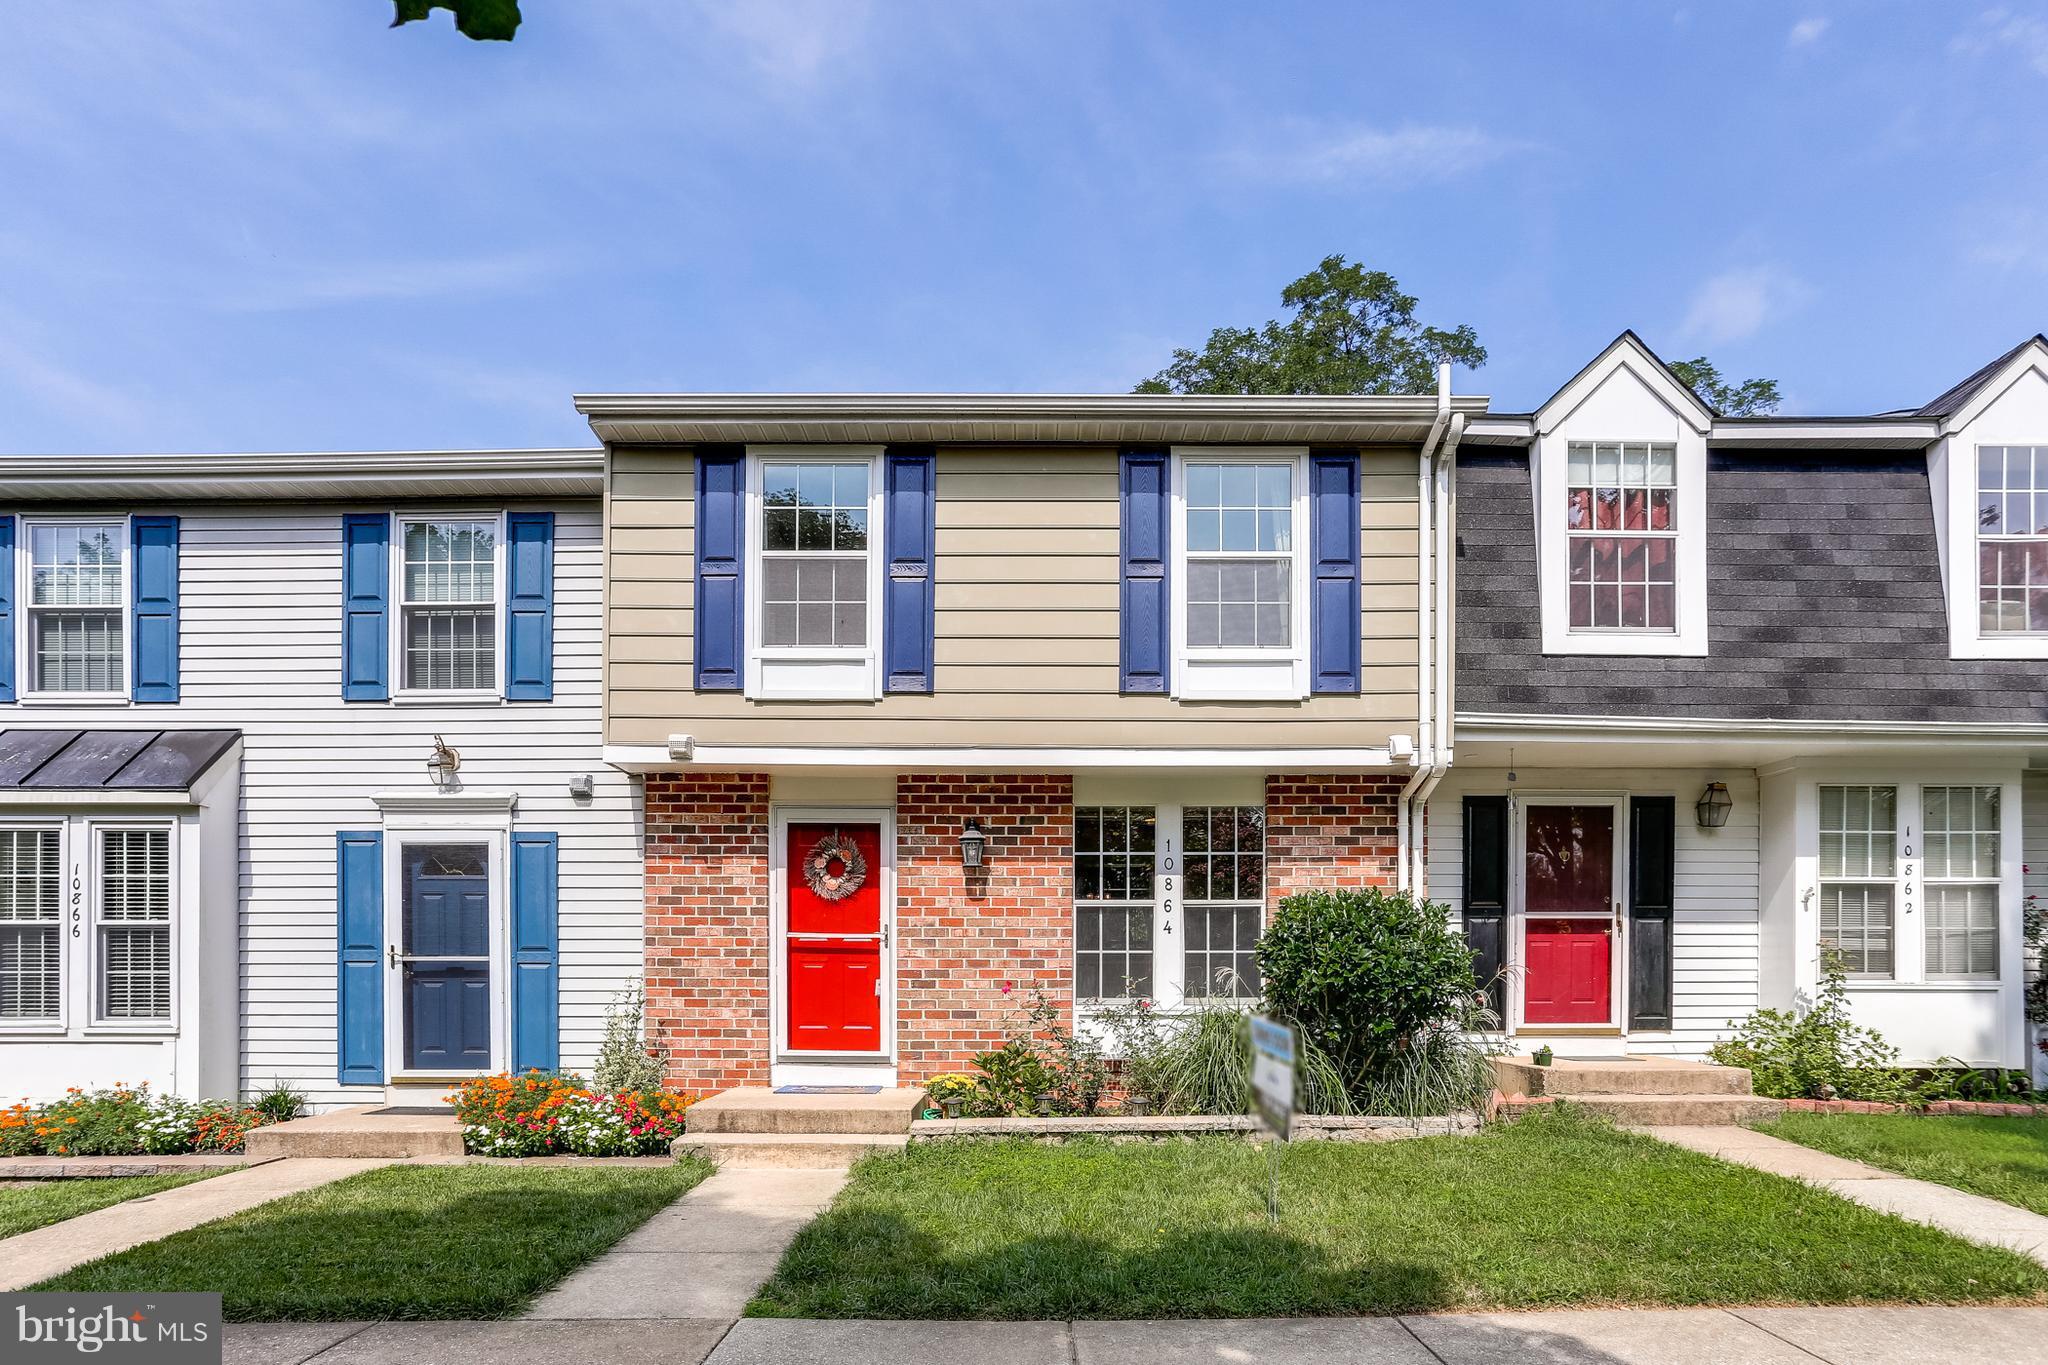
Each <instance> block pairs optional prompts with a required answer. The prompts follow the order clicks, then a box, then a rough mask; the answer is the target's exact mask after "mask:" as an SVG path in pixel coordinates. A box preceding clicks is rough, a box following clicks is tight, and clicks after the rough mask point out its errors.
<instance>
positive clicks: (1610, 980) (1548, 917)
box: [1522, 806, 1614, 1024]
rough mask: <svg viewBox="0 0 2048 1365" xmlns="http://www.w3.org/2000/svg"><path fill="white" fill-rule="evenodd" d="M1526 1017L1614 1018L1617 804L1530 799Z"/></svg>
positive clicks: (1540, 1020)
mask: <svg viewBox="0 0 2048 1365" xmlns="http://www.w3.org/2000/svg"><path fill="white" fill-rule="evenodd" d="M1528 812H1529V817H1528V824H1527V826H1526V827H1525V829H1526V840H1525V843H1526V854H1527V862H1526V872H1525V875H1524V878H1523V888H1524V898H1523V899H1524V908H1525V910H1526V911H1527V918H1526V919H1525V921H1524V924H1525V932H1524V935H1523V940H1522V946H1523V956H1524V962H1523V967H1524V970H1523V974H1522V1019H1523V1021H1524V1022H1525V1023H1529V1024H1611V1023H1613V1022H1614V914H1613V904H1614V808H1613V807H1612V806H1530V807H1528Z"/></svg>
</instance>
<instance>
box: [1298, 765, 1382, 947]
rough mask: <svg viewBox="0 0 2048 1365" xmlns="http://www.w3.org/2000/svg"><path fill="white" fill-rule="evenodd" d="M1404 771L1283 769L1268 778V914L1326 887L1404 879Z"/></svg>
mask: <svg viewBox="0 0 2048 1365" xmlns="http://www.w3.org/2000/svg"><path fill="white" fill-rule="evenodd" d="M1406 783H1407V779H1406V778H1404V777H1401V776H1399V775H1398V774H1391V773H1390V774H1385V775H1365V776H1360V775H1358V774H1355V773H1352V774H1343V775H1331V774H1326V773H1285V774H1281V773H1276V774H1274V775H1273V776H1271V777H1268V778H1267V779H1266V913H1267V915H1268V916H1270V915H1271V914H1272V913H1273V911H1274V910H1275V909H1277V908H1278V907H1279V904H1280V901H1281V898H1282V897H1284V896H1289V895H1292V894H1293V893H1294V892H1296V891H1303V890H1309V889H1312V888H1318V887H1356V886H1378V887H1384V888H1386V889H1387V890H1389V891H1391V890H1393V889H1394V887H1395V886H1397V885H1398V884H1399V873H1400V848H1399V844H1400V833H1399V830H1398V829H1397V827H1396V825H1395V815H1396V812H1397V810H1398V808H1399V805H1400V800H1401V788H1402V787H1403V786H1405V785H1406Z"/></svg>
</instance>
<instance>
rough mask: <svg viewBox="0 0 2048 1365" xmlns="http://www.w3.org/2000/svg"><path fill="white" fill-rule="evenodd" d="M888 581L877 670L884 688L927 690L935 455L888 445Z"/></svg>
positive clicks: (884, 517)
mask: <svg viewBox="0 0 2048 1365" xmlns="http://www.w3.org/2000/svg"><path fill="white" fill-rule="evenodd" d="M882 482H883V488H884V491H885V494H886V501H885V502H884V504H883V511H882V533H883V536H884V537H885V538H886V540H887V553H888V567H887V572H888V581H887V582H886V583H885V584H884V585H883V587H882V641H883V646H882V649H883V653H882V672H883V676H884V677H885V678H886V679H887V682H886V684H885V686H884V690H885V691H889V692H929V691H931V690H932V597H933V584H932V544H933V541H934V540H935V539H936V536H937V530H936V526H937V521H938V511H937V505H938V457H937V456H936V455H935V454H934V453H933V452H932V451H931V450H929V449H927V448H922V447H909V448H905V449H901V450H891V451H889V452H888V453H887V454H886V455H885V456H884V457H883V462H882Z"/></svg>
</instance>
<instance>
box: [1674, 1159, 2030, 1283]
mask: <svg viewBox="0 0 2048 1365" xmlns="http://www.w3.org/2000/svg"><path fill="white" fill-rule="evenodd" d="M1642 1131H1643V1132H1645V1133H1648V1134H1649V1135H1650V1136H1651V1137H1654V1138H1661V1139H1662V1140H1663V1141H1665V1142H1669V1143H1673V1144H1675V1145H1677V1146H1680V1147H1687V1148H1690V1149H1691V1150H1693V1151H1695V1152H1704V1153H1706V1154H1707V1155H1708V1156H1713V1157H1719V1158H1720V1159H1721V1160H1723V1161H1732V1162H1734V1163H1735V1164H1736V1165H1738V1166H1752V1167H1754V1168H1756V1169H1757V1170H1759V1171H1769V1172H1770V1173H1771V1174H1772V1175H1782V1176H1789V1177H1791V1178H1792V1179H1794V1180H1804V1181H1806V1182H1807V1183H1808V1184H1810V1185H1818V1186H1820V1187H1821V1188H1822V1189H1825V1190H1830V1191H1832V1192H1834V1193H1835V1194H1839V1195H1841V1196H1842V1198H1844V1199H1849V1200H1854V1201H1855V1202H1856V1203H1858V1204H1862V1205H1863V1206H1864V1207H1866V1208H1873V1209H1878V1210H1880V1211H1882V1212H1884V1213H1895V1214H1897V1215H1898V1216H1899V1217H1901V1218H1905V1219H1908V1220H1910V1221H1912V1222H1915V1223H1925V1224H1927V1225H1928V1226H1929V1227H1937V1228H1940V1229H1941V1230H1942V1231H1943V1232H1948V1233H1953V1234H1955V1235H1956V1236H1958V1237H1961V1238H1963V1239H1964V1240H1966V1241H1971V1242H1977V1243H1980V1244H1982V1245H1984V1246H1994V1247H2005V1248H2007V1249H2008V1250H2012V1251H2017V1252H2019V1253H2020V1254H2021V1255H2023V1256H2030V1257H2032V1258H2033V1259H2034V1260H2036V1261H2039V1262H2040V1263H2041V1264H2042V1265H2048V1218H2044V1217H2042V1216H2041V1215H2040V1214H2038V1213H2031V1212H2029V1211H2028V1210H2026V1209H2022V1208H2015V1207H2014V1206H2013V1205H2011V1204H2007V1203H2003V1202H2001V1201H1999V1200H1996V1199H1987V1198H1985V1197H1984V1196H1983V1195H1981V1194H1971V1193H1969V1192H1968V1191H1965V1190H1958V1189H1955V1188H1953V1187H1952V1186H1948V1185H1937V1184H1935V1183H1933V1182H1932V1181H1928V1180H1914V1179H1913V1178H1911V1177H1910V1176H1903V1175H1899V1174H1897V1173H1896V1172H1893V1171H1885V1170H1880V1169H1878V1168H1877V1167H1875V1166H1866V1165H1864V1164H1863V1163H1862V1162H1860V1161H1850V1160H1847V1159H1846V1158H1843V1157H1838V1156H1833V1155H1831V1154H1829V1153H1827V1152H1817V1151H1815V1150H1814V1149H1813V1148H1811V1147H1802V1146H1800V1145H1799V1144H1798V1143H1796V1142H1787V1141H1785V1140H1784V1139H1783V1138H1775V1137H1771V1136H1770V1135H1769V1134H1767V1133H1758V1132H1752V1131H1751V1130H1750V1129H1747V1128H1678V1127H1670V1128H1645V1129H1643V1130H1642Z"/></svg>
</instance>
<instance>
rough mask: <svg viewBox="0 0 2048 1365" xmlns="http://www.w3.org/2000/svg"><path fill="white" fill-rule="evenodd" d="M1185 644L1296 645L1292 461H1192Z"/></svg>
mask: <svg viewBox="0 0 2048 1365" xmlns="http://www.w3.org/2000/svg"><path fill="white" fill-rule="evenodd" d="M1185 478H1186V495H1187V599H1188V600H1187V643H1188V647H1189V648H1190V649H1291V648H1292V647H1293V645H1294V592H1295V583H1294V578H1295V574H1294V466H1293V465H1291V464H1207V463H1196V462H1192V461H1191V462H1189V464H1188V465H1187V468H1186V476H1185Z"/></svg>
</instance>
